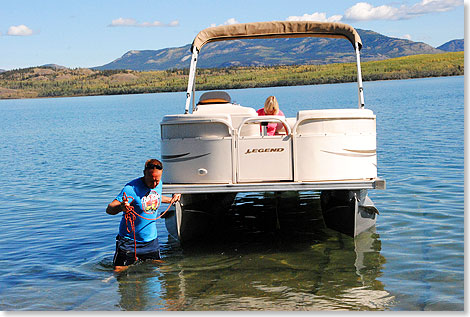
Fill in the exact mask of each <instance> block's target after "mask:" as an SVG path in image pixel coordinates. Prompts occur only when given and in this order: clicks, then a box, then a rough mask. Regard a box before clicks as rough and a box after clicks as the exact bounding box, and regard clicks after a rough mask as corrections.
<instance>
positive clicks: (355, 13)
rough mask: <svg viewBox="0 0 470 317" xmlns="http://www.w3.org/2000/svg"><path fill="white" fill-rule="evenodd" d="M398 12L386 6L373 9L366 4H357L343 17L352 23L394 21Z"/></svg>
mask: <svg viewBox="0 0 470 317" xmlns="http://www.w3.org/2000/svg"><path fill="white" fill-rule="evenodd" d="M398 11H399V10H398V9H397V8H393V7H391V6H387V5H382V6H379V7H374V6H372V5H371V4H369V3H367V2H359V3H356V4H355V5H353V6H352V7H351V8H349V9H347V10H346V12H345V17H346V19H348V20H354V21H365V20H395V19H396V17H397V13H398Z"/></svg>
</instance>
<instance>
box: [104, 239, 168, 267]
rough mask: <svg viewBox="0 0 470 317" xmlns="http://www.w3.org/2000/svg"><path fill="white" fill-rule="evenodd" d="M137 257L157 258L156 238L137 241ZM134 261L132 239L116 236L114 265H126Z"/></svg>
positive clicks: (158, 248) (158, 247)
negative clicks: (147, 240)
mask: <svg viewBox="0 0 470 317" xmlns="http://www.w3.org/2000/svg"><path fill="white" fill-rule="evenodd" d="M137 258H138V259H139V260H142V261H144V260H159V259H160V244H159V243H158V238H156V239H154V240H152V241H149V242H137ZM134 262H135V253H134V240H131V239H127V238H124V237H121V236H120V235H117V236H116V252H115V253H114V259H113V265H114V266H128V265H131V264H132V263H134Z"/></svg>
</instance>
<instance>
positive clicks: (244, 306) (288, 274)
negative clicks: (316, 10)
mask: <svg viewBox="0 0 470 317" xmlns="http://www.w3.org/2000/svg"><path fill="white" fill-rule="evenodd" d="M364 86H365V101H366V108H370V109H372V110H373V111H374V112H375V114H376V115H377V134H378V136H377V141H378V146H377V148H378V170H379V176H380V177H381V178H384V179H386V181H387V189H386V190H371V191H369V196H370V197H371V199H372V200H373V201H374V202H375V204H376V206H377V207H378V209H379V210H380V215H379V217H378V220H377V225H376V227H375V229H373V230H371V231H369V232H366V233H364V234H362V235H360V236H359V237H358V238H356V239H352V238H350V237H348V236H345V235H342V234H340V233H337V232H335V231H333V230H330V229H327V228H325V227H324V224H323V221H322V218H321V212H320V211H319V201H318V198H319V193H316V192H306V193H302V194H301V195H300V196H295V195H291V194H289V193H286V194H285V195H286V197H284V198H285V199H284V200H282V204H281V206H279V210H280V214H279V219H280V230H277V231H276V230H274V229H273V228H274V227H275V226H276V224H275V221H273V219H274V218H273V210H274V208H273V205H274V198H273V195H272V194H270V193H267V194H266V195H263V194H261V193H247V194H243V195H239V196H238V197H237V200H236V202H235V205H234V206H232V208H231V210H229V211H227V219H228V220H227V221H228V222H229V223H231V224H232V229H231V230H230V232H228V234H227V236H226V240H224V243H221V242H220V240H217V241H212V242H205V243H204V244H201V245H198V246H196V247H192V248H189V249H186V248H185V249H182V248H181V247H180V246H179V245H178V243H177V242H175V241H174V240H173V239H171V238H169V237H168V234H167V231H166V228H165V225H164V222H163V221H161V222H159V223H158V230H159V239H160V242H161V245H162V254H163V257H164V260H165V262H164V263H163V264H159V265H156V264H149V263H143V264H139V265H136V266H133V267H131V268H130V269H129V270H128V271H127V272H126V273H123V274H119V275H116V274H114V273H113V269H112V258H113V254H114V243H115V242H114V238H115V235H116V233H117V228H118V224H119V220H120V216H110V215H107V214H106V213H105V208H106V206H107V204H108V203H109V202H110V201H111V200H112V199H113V198H114V197H115V195H117V193H118V192H119V191H120V189H121V188H122V186H123V185H124V184H125V183H126V182H127V181H129V180H131V179H133V178H136V177H138V176H140V175H141V173H142V169H143V163H144V162H145V160H146V159H147V158H149V157H159V156H160V143H159V138H160V127H159V122H160V120H161V118H162V117H163V116H164V115H166V114H171V113H182V112H183V110H184V100H185V93H167V94H147V95H126V96H100V97H78V98H58V99H35V100H3V101H0V114H1V115H0V127H1V128H0V139H1V141H0V180H1V183H2V191H1V197H2V203H1V207H0V208H1V213H0V220H1V224H2V229H1V232H0V239H1V241H2V244H1V246H0V253H1V254H2V257H1V260H0V263H1V265H0V310H3V311H11V310H288V311H290V310H413V311H414V310H463V309H464V78H463V77H448V78H430V79H413V80H400V81H380V82H366V83H364ZM230 94H231V96H232V99H233V100H235V101H236V102H238V103H241V104H242V105H245V106H252V107H254V108H259V107H261V105H262V104H263V102H264V99H265V98H266V97H267V96H268V95H276V96H277V98H278V100H279V103H280V104H281V109H282V110H283V112H284V113H285V114H286V116H295V115H296V113H297V111H298V110H301V109H310V108H355V107H357V92H356V85H355V84H337V85H320V86H299V87H279V88H262V89H243V90H232V91H230ZM198 95H199V93H198Z"/></svg>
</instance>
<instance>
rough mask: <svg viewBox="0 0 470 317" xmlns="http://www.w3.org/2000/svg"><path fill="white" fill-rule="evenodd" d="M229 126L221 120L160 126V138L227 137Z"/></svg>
mask: <svg viewBox="0 0 470 317" xmlns="http://www.w3.org/2000/svg"><path fill="white" fill-rule="evenodd" d="M229 129H230V128H229V127H228V126H227V125H226V124H224V123H222V122H220V123H219V122H211V123H183V122H182V123H181V124H171V125H163V126H162V134H161V135H162V139H183V138H197V137H203V138H204V137H228V136H230V130H229Z"/></svg>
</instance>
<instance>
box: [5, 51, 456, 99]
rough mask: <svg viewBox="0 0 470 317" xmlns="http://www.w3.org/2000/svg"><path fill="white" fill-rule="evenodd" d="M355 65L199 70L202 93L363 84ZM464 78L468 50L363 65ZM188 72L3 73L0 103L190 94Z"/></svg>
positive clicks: (375, 72)
mask: <svg viewBox="0 0 470 317" xmlns="http://www.w3.org/2000/svg"><path fill="white" fill-rule="evenodd" d="M355 68H356V65H355V63H344V64H326V65H290V66H265V67H231V68H212V69H204V68H203V69H198V74H197V76H196V90H197V91H202V90H226V89H247V88H266V87H283V86H303V85H322V84H336V83H349V82H357V75H356V69H355ZM463 75H464V52H454V53H443V54H427V55H411V56H405V57H399V58H393V59H387V60H382V61H370V62H364V63H362V77H363V78H362V79H363V82H368V81H381V80H402V79H414V78H432V77H448V76H463ZM187 77H188V75H187V69H172V70H165V71H148V72H138V71H131V70H110V71H95V70H91V69H74V70H71V69H52V68H47V67H35V68H28V69H20V70H15V71H9V72H5V73H0V100H8V99H42V98H55V97H86V96H108V95H129V94H147V93H166V92H185V91H186V89H187Z"/></svg>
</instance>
